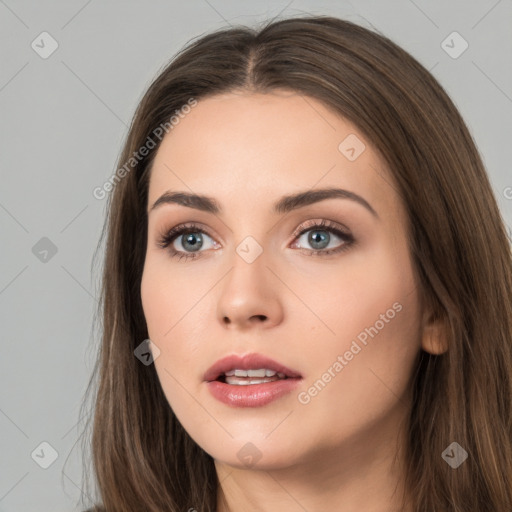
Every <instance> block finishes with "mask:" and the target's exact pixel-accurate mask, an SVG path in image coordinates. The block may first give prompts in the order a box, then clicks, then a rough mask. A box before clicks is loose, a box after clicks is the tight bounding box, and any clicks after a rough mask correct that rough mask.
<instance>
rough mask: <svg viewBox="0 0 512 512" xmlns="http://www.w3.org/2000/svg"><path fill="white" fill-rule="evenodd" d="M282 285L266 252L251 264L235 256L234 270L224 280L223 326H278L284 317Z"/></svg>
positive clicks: (220, 305)
mask: <svg viewBox="0 0 512 512" xmlns="http://www.w3.org/2000/svg"><path fill="white" fill-rule="evenodd" d="M279 284H280V281H279V279H277V278H276V276H275V275H274V273H273V272H272V271H271V270H270V269H269V268H268V267H267V260H266V258H265V256H264V255H263V254H262V255H260V256H259V257H258V258H257V259H256V260H255V261H253V262H252V263H248V262H246V261H244V260H243V259H242V258H240V257H239V256H238V255H236V257H235V258H234V259H233V267H232V269H231V270H230V271H229V272H228V274H227V276H226V277H225V279H224V280H223V282H222V283H221V293H220V297H219V301H218V304H217V316H218V319H219V321H221V322H222V324H223V326H224V327H228V328H230V329H239V330H246V329H249V328H251V327H254V326H258V327H260V328H270V327H273V326H275V325H278V324H279V323H280V322H282V318H283V305H282V300H281V297H280V296H279V293H280V290H281V287H280V286H279Z"/></svg>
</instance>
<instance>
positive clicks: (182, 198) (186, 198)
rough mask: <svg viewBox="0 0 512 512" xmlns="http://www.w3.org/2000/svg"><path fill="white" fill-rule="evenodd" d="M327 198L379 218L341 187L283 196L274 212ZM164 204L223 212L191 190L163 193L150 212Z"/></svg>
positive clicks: (371, 209) (367, 204)
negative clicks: (357, 206)
mask: <svg viewBox="0 0 512 512" xmlns="http://www.w3.org/2000/svg"><path fill="white" fill-rule="evenodd" d="M326 199H349V200H350V201H354V202H356V203H358V204H360V205H361V206H364V208H366V209H367V210H368V211H369V212H370V213H371V214H372V215H373V216H374V217H376V218H379V215H378V214H377V212H376V211H375V210H374V209H373V208H372V206H371V205H370V204H369V203H368V201H366V199H364V198H363V197H361V196H359V195H357V194H356V193H354V192H350V191H349V190H344V189H341V188H324V189H316V190H306V191H304V192H299V193H297V194H292V195H288V196H283V197H281V198H280V199H279V200H278V201H276V202H275V203H274V206H273V213H276V214H284V213H288V212H291V211H293V210H297V209H299V208H303V207H304V206H308V205H310V204H313V203H318V202H320V201H324V200H326ZM163 204H179V205H181V206H186V207H187V208H194V209H196V210H201V211H203V212H208V213H213V214H219V213H222V207H221V206H220V205H219V203H218V202H217V201H216V200H215V199H213V198H212V197H208V196H204V195H199V194H191V193H189V192H171V191H167V192H165V193H164V194H162V195H161V196H160V197H159V198H158V199H157V200H156V201H155V202H154V204H153V206H152V207H151V209H150V210H149V213H151V212H152V211H153V210H155V209H156V208H158V207H159V206H161V205H163Z"/></svg>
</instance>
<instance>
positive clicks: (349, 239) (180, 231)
mask: <svg viewBox="0 0 512 512" xmlns="http://www.w3.org/2000/svg"><path fill="white" fill-rule="evenodd" d="M309 222H313V224H310V225H307V226H305V225H302V226H301V227H300V228H299V229H297V231H296V232H295V233H294V234H293V236H294V241H295V240H296V239H297V238H299V237H301V236H302V235H303V234H304V233H307V232H308V231H313V230H315V229H317V230H319V231H327V232H329V233H333V234H335V235H336V236H338V237H339V238H341V239H342V240H343V241H344V243H343V245H341V246H339V247H336V248H334V249H326V250H323V249H299V250H301V251H305V253H306V254H307V255H309V256H327V255H330V254H336V253H340V252H342V251H345V250H347V249H348V248H349V247H350V246H351V245H352V244H353V243H354V242H355V240H354V237H353V236H352V235H351V234H349V233H347V232H345V231H342V230H341V229H339V228H337V227H335V224H334V223H332V222H331V221H328V220H322V221H320V222H319V221H309ZM306 224H308V223H306ZM318 228H323V229H318ZM189 233H204V234H206V235H208V236H209V237H210V238H213V237H212V236H211V235H210V234H209V233H208V231H207V230H205V229H204V228H202V227H201V226H199V225H198V224H196V223H194V222H190V223H187V224H181V225H179V226H176V227H174V228H172V229H170V230H169V231H167V232H166V233H164V234H163V235H162V236H161V237H160V238H159V239H158V241H157V245H158V247H160V248H162V249H168V250H169V252H170V253H171V257H173V258H174V257H175V256H178V257H179V258H178V261H180V260H181V259H183V258H184V259H185V260H193V259H195V258H199V257H200V256H201V253H202V252H205V251H197V252H195V253H187V252H183V251H177V250H176V249H174V248H172V247H171V244H172V243H173V242H174V240H175V239H176V238H178V237H179V236H180V235H186V234H189Z"/></svg>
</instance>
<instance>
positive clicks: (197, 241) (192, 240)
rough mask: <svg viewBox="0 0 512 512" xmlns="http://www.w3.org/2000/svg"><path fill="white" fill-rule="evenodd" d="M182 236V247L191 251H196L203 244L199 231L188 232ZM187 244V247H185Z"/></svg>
mask: <svg viewBox="0 0 512 512" xmlns="http://www.w3.org/2000/svg"><path fill="white" fill-rule="evenodd" d="M183 236H184V240H185V241H184V242H183V248H184V249H187V250H188V249H189V250H191V251H197V250H199V249H200V248H201V246H202V245H203V237H202V236H201V234H199V233H188V234H187V235H183ZM187 245H189V247H188V248H187Z"/></svg>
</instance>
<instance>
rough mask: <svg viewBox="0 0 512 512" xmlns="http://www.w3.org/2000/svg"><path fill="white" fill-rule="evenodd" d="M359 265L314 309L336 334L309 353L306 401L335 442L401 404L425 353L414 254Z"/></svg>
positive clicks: (380, 254) (377, 255)
mask: <svg viewBox="0 0 512 512" xmlns="http://www.w3.org/2000/svg"><path fill="white" fill-rule="evenodd" d="M346 261H347V262H348V258H347V260H346ZM351 263H353V264H350V265H349V264H348V263H347V265H346V267H344V270H342V271H341V272H340V273H338V274H337V275H338V276H339V277H337V278H336V279H333V278H331V279H330V280H323V282H324V283H325V284H326V286H324V290H325V293H324V294H323V295H322V296H321V298H320V296H318V299H317V301H316V304H315V306H313V309H314V308H315V307H316V311H318V312H322V313H321V315H320V316H321V317H322V320H323V321H324V322H325V324H326V325H328V326H329V327H330V329H331V330H332V331H333V332H328V331H327V330H326V329H323V330H322V332H323V333H324V334H323V337H322V338H320V337H317V341H316V343H313V344H309V345H308V349H307V351H306V352H305V353H304V357H305V359H307V360H308V361H309V362H310V364H309V368H311V371H310V374H309V375H308V378H307V379H306V380H307V382H306V384H305V387H306V386H307V388H306V394H305V395H302V397H301V399H302V402H301V403H303V404H305V405H304V407H305V408H306V410H307V409H308V408H310V414H309V415H308V417H309V418H312V421H314V422H316V421H321V419H322V418H323V420H322V421H325V419H326V418H327V417H330V418H331V420H332V423H330V424H331V425H333V429H334V430H333V432H331V434H332V436H334V437H337V436H339V435H341V434H340V432H344V433H348V432H356V431H357V430H358V429H360V428H361V425H364V424H371V423H372V422H373V421H375V420H376V419H381V418H382V417H384V416H385V415H386V414H388V413H389V411H390V410H391V409H392V408H393V407H395V406H396V405H397V403H398V402H399V400H401V397H402V396H403V395H404V393H405V392H406V391H407V390H408V389H409V388H408V384H409V379H410V376H411V372H412V371H413V369H414V363H415V358H416V356H417V354H418V352H419V350H420V304H419V300H418V293H417V286H416V283H415V280H414V277H413V269H412V266H411V263H410V261H409V257H408V253H407V251H406V250H405V249H404V250H403V251H400V252H398V251H389V250H388V251H384V250H383V251H378V250H377V251H375V252H374V253H372V255H371V256H369V255H368V254H366V256H365V259H364V262H363V259H362V258H361V260H357V261H355V260H354V261H351ZM363 263H364V264H363ZM309 297H310V298H312V297H313V294H312V293H310V295H309ZM319 347H321V349H319ZM306 402H307V404H306ZM404 403H405V401H404ZM334 404H335V405H336V407H333V405H334ZM319 429H320V427H319ZM320 430H321V429H320ZM320 430H319V431H320Z"/></svg>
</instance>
